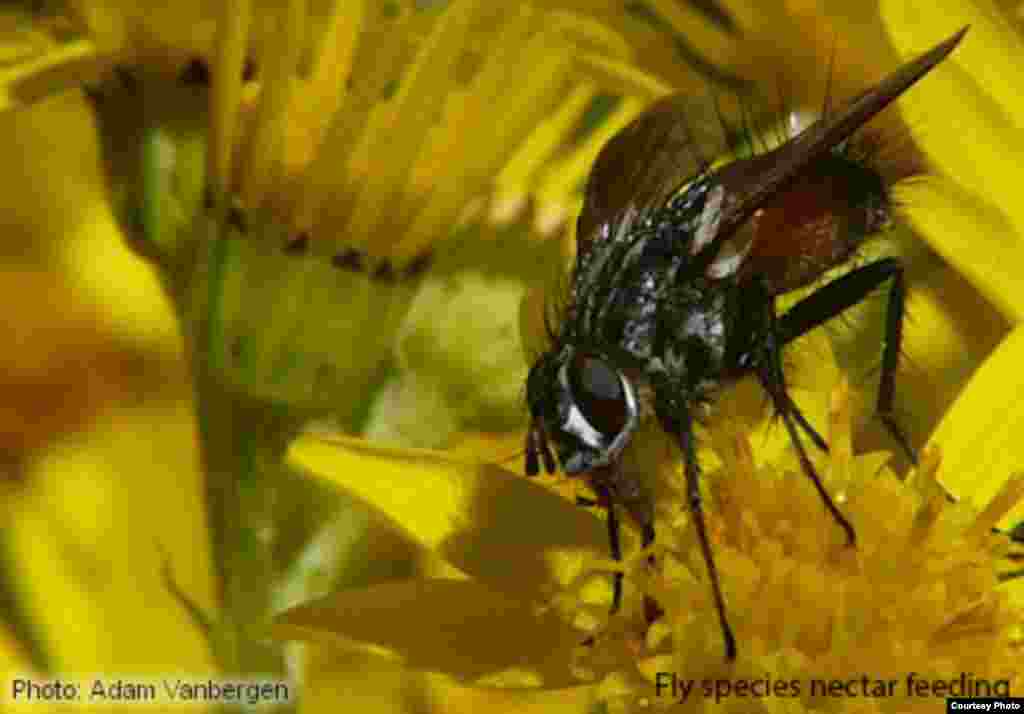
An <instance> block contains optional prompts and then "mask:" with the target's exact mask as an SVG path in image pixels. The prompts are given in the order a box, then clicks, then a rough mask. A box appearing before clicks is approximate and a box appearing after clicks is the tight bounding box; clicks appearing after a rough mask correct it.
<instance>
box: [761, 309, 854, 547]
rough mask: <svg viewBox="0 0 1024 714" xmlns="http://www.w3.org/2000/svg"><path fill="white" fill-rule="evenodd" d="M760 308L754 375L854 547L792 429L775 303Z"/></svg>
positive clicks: (803, 466)
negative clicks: (762, 318) (762, 320)
mask: <svg viewBox="0 0 1024 714" xmlns="http://www.w3.org/2000/svg"><path fill="white" fill-rule="evenodd" d="M815 294H817V293H815ZM801 304H803V303H802V302H801V303H799V304H798V306H799V305H801ZM764 305H765V310H766V319H767V322H768V338H767V340H766V344H765V357H766V359H765V360H764V361H763V363H762V366H761V369H760V370H759V371H758V377H759V378H760V380H761V384H762V385H763V386H764V388H765V391H767V392H768V394H769V396H771V398H772V402H773V403H774V404H775V409H776V411H778V413H779V416H780V417H782V423H783V424H785V425H786V431H787V432H789V440H790V441H791V442H792V443H793V448H794V449H796V454H797V458H798V459H799V460H800V468H801V469H802V470H803V472H804V473H805V474H807V477H808V478H810V479H811V482H812V483H813V484H814V488H815V489H816V490H817V491H818V495H819V496H821V500H822V501H823V502H824V504H825V508H827V509H828V511H829V513H831V514H832V517H833V518H835V520H836V523H838V524H839V526H840V527H841V528H842V529H843V531H844V532H845V533H846V542H847V543H848V544H849V545H854V544H855V543H856V540H857V537H856V534H855V533H854V531H853V526H852V525H850V522H849V521H848V520H846V516H844V515H843V514H842V512H840V510H839V508H837V507H836V504H835V503H834V502H833V501H832V497H831V496H830V495H829V493H828V491H826V490H825V486H824V484H822V483H821V478H820V477H819V476H818V472H817V471H815V470H814V465H813V464H812V463H811V460H810V459H809V458H808V457H807V451H806V450H805V449H804V445H803V442H802V441H800V433H799V432H798V431H797V428H796V427H797V420H796V418H795V417H794V415H793V401H792V399H790V397H789V394H788V393H787V392H786V381H785V375H784V373H783V371H782V346H783V344H785V342H784V341H783V340H782V335H781V334H780V333H781V321H780V320H779V319H778V318H777V317H776V315H775V303H774V301H773V300H766V301H765V302H764ZM794 309H795V308H794ZM787 314H790V313H787Z"/></svg>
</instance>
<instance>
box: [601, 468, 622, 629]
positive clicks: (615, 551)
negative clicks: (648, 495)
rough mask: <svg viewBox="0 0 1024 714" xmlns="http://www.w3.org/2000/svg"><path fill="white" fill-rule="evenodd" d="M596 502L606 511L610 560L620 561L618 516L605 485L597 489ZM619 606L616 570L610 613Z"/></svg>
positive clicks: (620, 596)
mask: <svg viewBox="0 0 1024 714" xmlns="http://www.w3.org/2000/svg"><path fill="white" fill-rule="evenodd" d="M597 502H598V503H599V504H600V505H602V506H604V507H605V509H606V510H607V511H608V520H607V524H608V545H609V547H610V549H611V553H612V560H614V561H615V562H616V563H621V562H622V544H621V541H620V539H619V535H620V530H619V529H620V525H619V517H618V516H617V515H616V514H615V504H614V503H612V499H611V494H610V493H609V492H608V489H607V488H606V487H601V488H599V489H598V491H597ZM620 607H622V573H620V572H616V573H615V574H614V575H613V576H612V610H611V611H612V614H615V613H616V612H618V611H619V608H620Z"/></svg>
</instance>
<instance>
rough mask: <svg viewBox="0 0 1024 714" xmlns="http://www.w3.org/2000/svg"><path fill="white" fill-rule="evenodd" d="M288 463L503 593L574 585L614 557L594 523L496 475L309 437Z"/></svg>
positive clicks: (531, 487) (487, 469)
mask: <svg viewBox="0 0 1024 714" xmlns="http://www.w3.org/2000/svg"><path fill="white" fill-rule="evenodd" d="M289 458H290V459H291V461H292V463H294V464H295V465H297V466H299V467H301V468H303V469H306V470H307V471H310V472H312V473H313V474H315V475H317V476H319V477H320V478H323V479H325V480H327V481H329V482H331V483H334V484H336V485H338V486H340V487H342V488H344V489H345V490H346V491H348V492H350V493H352V494H354V495H355V496H356V497H358V498H360V499H362V500H363V501H365V502H366V503H368V504H370V505H372V506H373V507H375V508H377V509H379V510H380V511H382V512H383V513H385V514H386V515H387V516H389V517H390V518H392V519H393V520H394V521H395V522H396V523H398V524H400V526H401V527H402V528H403V529H404V530H405V532H406V533H407V534H408V536H409V537H410V538H412V539H413V540H415V541H417V542H419V543H420V544H422V545H423V546H424V547H425V548H427V549H431V550H435V551H437V553H438V554H439V555H440V556H441V557H443V558H445V559H446V560H447V561H448V562H450V563H452V564H453V565H455V566H457V567H458V568H460V569H462V570H463V571H464V572H466V573H468V574H470V575H472V576H474V577H476V578H478V579H480V580H482V581H484V582H486V583H488V584H490V585H492V586H494V587H497V588H498V589H501V590H503V591H505V592H510V593H517V594H524V595H531V596H535V595H537V594H538V592H539V591H540V590H541V589H542V588H544V587H545V586H550V585H551V584H552V583H553V582H555V581H557V582H561V583H567V582H569V581H570V580H571V579H572V578H574V577H576V576H577V575H578V574H579V572H580V570H581V568H582V567H583V564H584V562H585V561H586V560H587V558H588V557H591V556H593V555H594V554H597V555H600V556H602V557H606V556H607V548H608V545H607V536H606V535H605V530H604V526H603V524H602V523H601V521H600V520H599V519H598V518H597V517H596V516H594V515H593V514H591V513H589V512H587V511H585V510H584V509H581V508H577V507H576V506H574V505H573V504H570V503H568V502H567V501H565V500H564V499H562V498H560V497H558V496H556V495H554V494H552V493H551V492H550V491H548V490H547V489H545V488H543V487H542V486H540V485H538V484H536V483H533V482H531V481H530V480H529V479H526V478H523V477H521V476H517V475H515V474H513V473H511V472H509V471H506V470H504V469H502V468H500V467H497V466H493V465H483V464H478V465H468V464H460V463H458V462H455V461H452V460H449V459H446V458H444V457H442V456H440V455H439V454H437V453H435V452H430V451H422V450H411V449H389V448H384V447H379V446H373V445H372V444H369V443H367V442H364V441H361V440H359V439H347V438H341V437H337V438H335V437H332V439H331V441H326V440H324V439H323V438H320V437H315V436H305V437H302V438H300V439H299V440H297V441H296V443H295V444H294V445H293V446H292V448H291V450H290V452H289Z"/></svg>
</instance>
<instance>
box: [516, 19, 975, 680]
mask: <svg viewBox="0 0 1024 714" xmlns="http://www.w3.org/2000/svg"><path fill="white" fill-rule="evenodd" d="M966 32H967V28H966V27H965V28H963V29H962V30H960V31H959V32H957V33H956V34H955V35H953V36H952V37H950V38H949V39H948V40H946V41H945V42H942V43H940V44H938V45H936V46H935V47H934V48H932V49H931V50H929V51H928V52H926V53H924V54H923V55H921V56H920V57H919V58H917V59H916V60H913V61H911V62H908V63H907V64H905V65H903V66H902V67H900V68H899V69H898V70H896V71H895V72H894V73H892V74H891V75H890V76H889V77H887V78H886V79H884V80H883V81H882V82H880V83H879V84H878V85H876V86H875V87H873V88H871V89H869V90H868V91H866V92H864V93H862V94H861V95H859V96H858V97H856V98H855V99H854V100H852V101H851V102H849V103H848V104H847V105H846V106H845V107H843V108H841V109H839V110H838V111H836V112H835V113H834V114H831V115H829V116H825V117H823V118H822V119H820V120H818V121H817V122H815V123H814V124H811V125H810V126H809V127H807V128H806V129H805V130H804V131H803V132H802V133H800V134H799V135H797V136H795V137H793V138H792V139H790V140H789V141H787V142H786V143H784V144H782V145H781V146H779V147H778V148H776V149H773V150H771V151H768V152H766V153H763V154H760V155H756V156H753V157H751V158H744V159H738V160H735V161H733V162H731V163H728V164H725V165H724V166H721V167H720V168H715V169H712V168H711V164H710V158H713V154H712V155H710V156H709V154H711V152H712V151H714V150H716V149H718V148H721V145H722V144H723V141H722V140H721V138H720V137H713V136H710V135H707V134H706V132H707V129H706V127H705V126H704V125H700V124H696V123H694V122H692V121H688V119H692V112H693V109H694V105H693V103H692V102H691V101H689V100H688V99H687V98H686V97H684V96H682V95H672V96H669V97H666V98H664V99H662V100H660V101H658V102H656V103H655V104H654V105H653V106H652V107H651V108H650V109H648V110H647V111H646V112H645V113H644V114H642V115H641V116H640V117H638V118H637V119H636V120H635V121H634V122H633V123H632V124H630V125H629V126H627V127H626V128H625V129H623V130H622V131H621V132H619V133H618V134H617V135H616V136H615V137H613V138H612V139H611V140H610V141H609V142H608V143H607V144H606V145H605V146H604V148H603V149H602V150H601V152H600V154H599V156H598V158H597V160H596V162H595V163H594V167H593V169H592V170H591V173H590V177H589V179H588V182H587V187H586V192H585V196H584V204H583V210H582V212H581V214H580V216H579V219H578V223H577V231H576V235H577V238H576V240H577V258H576V264H575V266H574V270H573V276H572V284H571V291H570V294H569V300H568V308H567V310H566V314H565V317H564V319H563V320H562V322H561V324H560V325H558V327H557V329H556V330H555V331H554V332H553V334H552V345H551V348H550V350H549V351H548V352H546V353H545V354H543V355H541V356H540V358H539V359H537V361H536V362H535V363H534V364H533V366H532V367H531V369H530V372H529V376H528V378H527V383H526V391H527V402H528V405H529V410H530V416H531V423H530V429H529V431H528V432H527V439H526V471H527V473H528V474H530V475H535V474H537V473H538V471H539V467H540V462H541V461H542V462H543V465H544V468H545V470H547V471H548V472H549V473H551V472H553V471H554V470H555V456H554V455H553V454H552V447H553V448H554V452H555V454H557V458H558V461H559V462H560V463H561V466H562V469H563V470H564V472H565V473H566V474H568V475H582V476H585V477H586V478H587V479H588V483H589V485H590V486H591V487H592V489H593V490H594V492H595V493H596V494H597V496H598V502H599V503H600V504H601V505H603V506H605V507H606V508H607V509H608V530H609V540H610V543H611V550H612V556H613V557H614V558H616V559H619V558H621V553H620V548H619V532H618V527H619V525H618V519H617V516H616V507H620V508H621V509H622V510H623V511H625V513H626V514H627V515H628V516H629V517H630V518H631V519H632V520H633V521H634V522H635V524H636V525H637V526H638V527H639V529H640V532H641V537H642V543H643V545H644V546H648V545H650V544H651V543H652V542H653V541H654V537H655V533H654V504H653V500H652V497H651V494H649V493H648V492H647V490H646V488H645V486H644V485H643V484H642V483H639V482H638V481H637V480H636V479H635V478H632V477H630V476H627V475H626V474H625V473H624V472H623V470H622V469H621V468H620V466H621V457H622V454H623V451H624V450H625V448H626V447H627V446H628V444H629V443H630V441H631V439H632V436H633V434H634V433H635V431H636V429H637V426H638V425H639V424H640V422H641V420H642V419H645V418H647V417H648V416H650V417H654V418H655V419H657V421H658V423H659V425H660V426H661V428H662V429H664V430H665V432H667V433H668V434H669V435H671V436H672V437H673V439H674V440H675V441H676V443H677V444H678V446H679V450H680V452H681V457H682V460H683V466H684V473H685V476H686V489H687V500H688V505H689V509H690V512H691V515H692V518H693V523H694V526H695V529H696V533H697V536H698V540H699V543H700V547H701V552H702V555H703V558H704V563H705V566H706V568H707V571H708V575H709V578H710V580H711V587H712V594H713V597H714V603H715V608H716V610H717V613H718V617H719V621H720V624H721V630H722V637H723V640H724V644H725V653H726V657H727V658H728V659H730V660H731V659H734V658H735V657H736V641H735V637H734V635H733V632H732V628H731V626H730V624H729V618H728V615H727V611H726V607H725V601H724V598H723V596H722V591H721V587H720V585H719V579H718V574H717V571H716V569H715V560H714V557H713V554H712V552H711V547H710V544H709V543H708V538H707V533H706V528H705V523H704V516H703V512H702V510H701V497H700V491H699V487H698V483H699V477H700V465H699V464H698V462H697V458H696V444H695V440H694V420H695V419H696V418H697V417H698V415H699V409H700V407H701V406H702V405H704V404H706V403H709V402H710V401H712V400H713V399H714V397H715V396H716V394H717V393H718V391H719V390H720V389H721V388H722V386H723V385H725V384H728V383H730V382H734V381H736V380H738V379H740V378H742V377H744V376H747V375H754V376H756V377H757V379H758V380H759V381H760V383H761V385H762V387H763V388H764V389H765V391H766V392H767V394H768V396H769V398H770V399H771V402H772V405H773V407H774V409H775V411H776V412H777V413H778V415H779V416H780V417H781V420H782V423H783V424H784V425H785V428H786V431H787V433H788V435H789V438H790V440H791V442H792V444H793V447H794V449H795V450H796V453H797V456H798V458H799V461H800V465H801V469H802V470H803V471H804V473H805V474H806V475H807V476H808V478H810V480H811V482H812V483H813V485H814V487H815V489H816V490H817V492H818V494H819V495H820V497H821V500H822V502H823V503H824V505H825V508H827V509H828V511H829V512H830V513H831V514H832V516H833V518H834V519H835V521H836V523H837V524H838V525H839V526H840V527H841V528H842V529H843V531H844V533H845V536H846V540H847V543H848V544H849V545H854V544H855V534H854V529H853V526H852V525H851V524H850V522H849V521H848V520H847V519H846V517H845V516H844V515H843V514H842V512H841V511H840V510H839V509H838V508H837V507H836V505H835V503H834V502H833V501H832V498H831V497H830V496H829V494H828V492H827V491H826V490H825V488H824V486H823V485H822V483H821V480H820V478H819V477H818V474H817V473H816V472H815V470H814V467H813V465H812V464H811V461H810V459H809V458H808V456H807V452H806V450H805V446H804V442H803V441H802V439H801V435H805V436H806V437H807V438H808V439H810V441H811V442H812V443H814V445H815V446H817V447H818V448H820V449H822V450H825V449H827V446H826V443H825V440H824V439H823V438H822V437H821V436H820V435H819V434H818V432H817V431H815V429H814V427H813V426H811V424H810V423H808V421H807V420H806V419H805V418H804V416H803V414H802V413H801V412H800V409H799V408H798V407H797V405H796V404H795V403H794V402H793V400H792V399H791V398H790V396H789V393H788V391H787V388H786V382H785V378H784V374H783V368H782V350H783V348H784V347H785V346H786V345H788V344H789V343H790V342H792V341H793V340H795V339H797V338H798V337H800V336H801V335H803V334H805V333H807V332H808V331H810V330H812V329H814V328H816V327H818V326H820V325H822V324H823V323H825V322H827V321H829V320H831V319H832V318H834V317H836V316H837V315H839V314H840V313H842V312H844V311H845V310H847V309H848V308H850V307H852V306H853V305H855V304H857V303H859V302H860V301H862V300H863V299H864V298H866V297H867V296H868V295H869V294H870V293H871V292H872V291H874V290H875V289H877V288H878V287H880V286H881V285H883V284H884V283H886V282H888V283H889V285H890V287H889V293H888V303H887V315H886V326H885V327H886V339H885V345H884V348H883V352H882V370H881V382H880V386H879V393H878V399H877V411H878V414H879V416H880V417H881V419H882V420H883V422H884V423H885V425H886V427H887V428H888V429H889V431H890V432H891V433H892V434H893V435H894V437H895V438H896V439H897V441H898V442H899V443H900V444H901V445H902V446H903V448H905V449H906V450H907V451H908V453H911V454H912V452H911V449H910V447H909V445H908V442H907V440H906V439H905V438H904V436H903V433H902V431H901V430H900V429H899V427H898V426H897V424H896V422H895V421H894V420H893V418H892V408H893V400H894V394H895V392H894V386H895V372H896V366H897V359H898V356H899V350H900V341H901V336H902V325H903V313H904V300H905V288H904V278H903V267H902V265H901V264H900V262H899V261H898V260H897V259H895V258H882V259H880V260H876V261H874V262H871V263H868V264H866V265H863V266H859V267H856V268H854V269H852V270H850V271H849V272H848V273H846V274H845V275H843V276H842V277H839V278H837V279H835V280H832V281H831V282H829V283H828V284H826V285H824V286H823V287H821V288H820V289H818V290H816V291H815V292H813V293H811V294H810V295H809V296H807V297H805V298H804V299H802V300H801V301H799V302H798V303H797V304H796V305H795V306H793V307H792V308H791V309H790V310H788V311H787V312H785V313H784V314H781V315H780V314H777V312H776V300H775V299H776V297H777V296H779V295H782V294H784V293H787V292H790V291H791V290H794V289H796V288H799V287H803V286H806V285H809V284H811V283H813V282H814V281H815V280H817V279H818V278H820V277H821V276H822V275H823V274H824V273H825V272H826V271H827V270H828V269H830V268H832V267H834V266H837V265H840V264H842V263H844V262H846V261H848V260H849V259H850V257H851V255H852V254H853V252H854V250H855V249H856V248H857V247H858V245H859V243H860V241H861V240H862V239H863V237H864V236H865V235H868V234H870V233H872V232H874V231H877V230H878V229H879V228H880V227H881V225H882V224H883V223H884V222H885V221H886V220H887V218H888V213H889V205H888V200H887V194H886V191H885V186H884V185H883V184H882V182H881V179H880V178H879V177H878V175H877V174H875V173H873V172H871V171H869V170H868V169H866V168H865V167H863V166H859V165H857V164H856V163H855V162H853V161H852V160H851V159H850V158H849V157H846V156H845V155H844V154H843V152H842V151H841V150H840V149H839V147H840V146H841V145H842V143H843V142H844V141H845V140H846V139H847V138H848V137H849V136H850V135H851V134H852V133H853V132H854V131H856V130H857V129H858V128H859V127H861V126H862V125H863V124H865V123H866V122H867V121H868V120H870V119H871V118H872V117H873V116H874V115H875V114H877V113H878V112H879V111H881V110H882V109H883V108H885V107H886V106H888V105H889V103H891V102H892V101H893V100H894V99H896V98H897V97H898V96H900V95H901V94H902V93H903V92H905V91H906V90H907V89H908V88H910V86H911V85H913V84H914V83H915V82H917V81H918V80H919V79H921V78H922V77H923V76H924V75H925V74H927V73H928V72H929V71H930V70H931V69H932V68H934V67H935V66H936V65H937V64H939V63H940V62H941V61H942V60H943V59H945V57H946V56H947V55H949V53H950V52H952V51H953V49H954V48H955V47H956V46H957V44H959V42H960V41H961V40H962V39H963V36H964V34H965V33H966ZM699 132H705V133H703V134H702V133H699ZM621 594H622V575H621V573H620V574H617V575H616V576H615V581H614V593H613V605H612V609H613V611H614V610H616V609H617V608H618V606H619V603H620V600H621Z"/></svg>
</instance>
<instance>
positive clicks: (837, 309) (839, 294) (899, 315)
mask: <svg viewBox="0 0 1024 714" xmlns="http://www.w3.org/2000/svg"><path fill="white" fill-rule="evenodd" d="M890 279H891V280H892V284H891V287H890V289H889V299H888V304H887V305H886V311H885V346H884V347H883V349H882V373H881V379H880V381H879V385H878V400H877V402H876V406H875V411H876V413H877V414H878V417H879V419H881V420H882V423H883V424H884V425H885V428H886V429H887V430H888V431H889V433H890V434H892V437H893V438H894V439H895V440H896V442H897V443H898V444H899V445H900V448H902V449H903V451H904V452H905V453H906V454H907V457H908V458H909V459H910V461H911V463H914V464H916V463H917V454H916V452H915V451H914V449H913V447H911V445H910V441H909V440H908V439H907V436H906V434H905V433H904V431H903V429H902V428H901V427H900V426H899V424H898V423H897V421H896V419H895V416H894V414H893V401H894V399H895V396H896V367H897V365H898V362H899V356H900V345H901V343H902V341H903V316H904V311H905V303H906V284H905V282H904V278H903V266H902V264H900V261H899V260H897V259H896V258H882V259H881V260H876V261H875V262H873V263H868V264H867V265H864V266H861V267H859V268H856V269H855V270H851V271H850V272H849V273H847V274H846V275H843V276H842V277H840V278H837V279H835V280H833V281H832V282H831V283H829V284H828V285H825V286H824V287H822V288H821V289H820V290H818V291H816V292H814V293H812V294H811V295H808V296H807V297H806V298H804V299H803V300H801V301H800V302H798V303H797V304H796V305H794V306H793V307H792V308H791V309H790V310H789V311H788V312H787V313H786V314H785V315H783V316H782V317H781V318H779V321H778V332H777V333H776V334H777V335H778V338H779V345H780V346H783V345H786V344H789V343H790V342H792V341H793V340H795V339H796V338H798V337H800V336H801V335H803V334H805V333H807V332H809V331H810V330H813V329H814V328H815V327H818V326H819V325H821V324H823V323H825V322H828V321H829V320H831V319H832V318H833V317H835V316H837V315H839V314H840V313H842V312H844V311H845V310H847V309H848V308H850V307H853V306H854V305H856V304H857V303H859V302H861V301H862V300H864V299H865V298H866V297H867V296H868V295H869V294H871V292H872V291H874V290H875V289H876V288H878V286H880V285H881V284H882V283H884V282H885V281H886V280H890Z"/></svg>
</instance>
